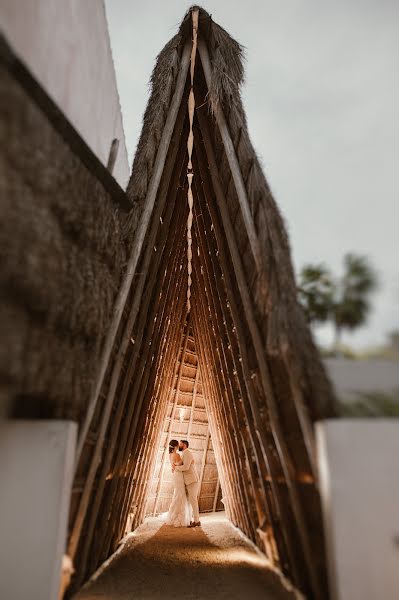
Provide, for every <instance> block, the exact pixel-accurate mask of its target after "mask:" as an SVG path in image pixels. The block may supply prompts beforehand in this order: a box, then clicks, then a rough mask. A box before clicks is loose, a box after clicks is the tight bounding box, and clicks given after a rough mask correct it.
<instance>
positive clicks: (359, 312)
mask: <svg viewBox="0 0 399 600" xmlns="http://www.w3.org/2000/svg"><path fill="white" fill-rule="evenodd" d="M376 288H377V276H376V274H375V272H374V269H373V268H372V267H371V266H370V264H369V263H368V260H367V258H365V257H363V256H356V255H355V254H346V255H345V257H344V274H343V276H342V277H341V278H340V279H336V278H334V277H333V276H332V275H331V273H330V271H329V269H328V268H327V267H326V266H325V265H323V264H318V265H305V266H304V268H303V269H302V271H301V273H300V282H299V286H298V299H299V302H300V304H301V305H302V307H303V309H304V311H305V314H306V317H307V319H308V322H309V323H324V322H326V321H331V322H332V323H333V324H334V327H335V332H336V338H335V350H337V348H338V346H339V338H340V333H341V331H342V330H343V329H349V330H353V329H356V328H357V327H360V326H361V325H363V324H364V323H365V322H366V320H367V317H368V314H369V312H370V308H371V304H370V295H371V293H372V292H373V291H374V290H375V289H376Z"/></svg>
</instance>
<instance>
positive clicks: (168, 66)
mask: <svg viewBox="0 0 399 600" xmlns="http://www.w3.org/2000/svg"><path fill="white" fill-rule="evenodd" d="M193 11H194V15H195V11H196V9H191V10H190V11H189V13H188V14H187V15H186V17H185V18H184V20H183V22H182V25H181V27H180V29H179V32H178V34H177V35H176V36H175V37H174V38H173V39H172V40H171V41H170V42H169V43H168V44H167V45H166V46H165V48H164V49H163V50H162V52H161V53H160V55H159V56H158V59H157V62H156V65H155V68H154V72H153V75H152V79H151V86H152V90H151V97H150V100H149V103H148V106H147V109H146V112H145V115H144V124H143V130H142V134H141V138H140V141H139V144H138V148H137V153H136V157H135V160H134V165H133V172H132V176H131V179H130V183H129V186H128V190H127V195H128V198H129V200H130V202H131V206H132V208H131V212H130V217H129V219H128V222H127V223H126V225H125V227H126V232H127V240H128V244H129V247H130V250H129V252H130V257H129V259H128V264H127V268H126V272H125V275H124V278H123V281H122V285H121V287H120V289H119V293H118V297H117V299H116V303H115V308H114V314H113V317H112V322H111V324H110V326H109V328H108V329H107V336H106V339H105V341H104V344H103V351H102V357H101V359H100V360H99V362H98V363H97V375H96V381H95V385H94V387H93V392H92V395H91V400H90V403H89V404H88V408H87V412H86V415H85V417H84V418H83V419H82V422H81V426H80V443H79V457H80V460H79V464H78V467H77V474H76V480H75V486H74V490H73V495H72V502H71V513H70V538H69V552H70V554H71V555H72V556H73V559H74V563H75V567H76V569H77V578H76V582H81V581H83V580H84V579H85V578H87V576H88V575H89V574H90V573H92V572H93V570H94V569H95V568H96V567H97V566H98V565H99V564H100V563H101V562H102V561H103V560H104V559H105V558H107V557H108V556H109V554H110V553H111V552H112V551H113V550H114V549H115V548H116V546H117V544H118V542H119V541H120V539H121V537H122V536H123V534H124V532H125V531H126V523H129V527H130V528H135V527H137V526H138V525H139V524H140V522H141V521H142V520H143V518H144V516H145V510H146V503H147V498H148V495H149V492H150V485H151V481H152V477H153V472H154V468H155V463H156V458H157V453H158V448H159V445H160V442H161V435H162V428H163V426H164V423H165V417H166V413H167V409H168V406H169V401H170V394H171V390H172V391H173V389H174V381H175V375H176V373H177V372H178V365H179V364H180V365H183V364H184V360H183V356H184V352H185V348H186V344H187V340H188V328H189V327H192V330H193V335H194V339H195V344H196V348H197V353H198V360H199V365H200V370H201V376H202V386H203V395H204V398H205V403H206V408H207V413H208V416H209V425H210V431H211V435H212V440H213V444H214V450H215V455H216V462H217V467H218V472H219V475H220V482H221V488H222V490H223V501H224V504H225V507H226V511H227V514H228V516H229V518H230V519H231V520H232V521H233V523H234V524H236V525H237V526H238V527H239V528H240V529H241V530H242V531H243V532H244V533H245V534H246V535H247V536H248V537H250V538H251V539H252V540H253V541H254V542H255V543H256V544H257V545H258V546H259V548H260V549H261V550H262V551H264V552H265V553H266V554H267V555H268V557H269V558H270V560H271V561H272V562H273V564H274V565H276V566H277V567H279V568H280V569H281V570H282V571H283V572H284V573H285V574H286V575H287V576H288V577H289V578H290V579H291V580H292V581H293V582H294V584H295V585H296V586H297V587H298V588H300V589H301V590H303V591H304V592H305V593H306V594H308V595H309V597H313V598H320V599H321V598H326V597H327V596H328V592H327V583H326V562H325V555H324V543H323V531H322V520H321V507H320V499H319V493H318V483H317V473H316V459H315V444H314V434H313V423H314V422H315V421H316V420H317V419H322V418H324V417H331V416H333V415H334V399H333V395H332V391H331V388H330V384H329V382H328V380H327V378H326V375H325V372H324V369H323V366H322V363H321V360H320V357H319V355H318V352H317V349H316V348H315V345H314V343H313V341H312V338H311V335H310V332H309V329H308V327H307V324H306V321H305V318H304V315H303V313H302V310H301V308H300V306H299V305H298V303H297V298H296V286H295V278H294V272H293V268H292V263H291V258H290V248H289V243H288V238H287V233H286V229H285V226H284V222H283V219H282V217H281V214H280V212H279V210H278V207H277V205H276V203H275V201H274V199H273V197H272V195H271V192H270V189H269V187H268V185H267V182H266V179H265V177H264V174H263V172H262V170H261V167H260V165H259V161H258V159H257V157H256V154H255V151H254V149H253V147H252V145H251V142H250V139H249V135H248V131H247V126H246V118H245V113H244V109H243V106H242V102H241V96H240V87H241V84H242V81H243V62H242V48H241V46H240V45H239V44H238V43H237V42H236V41H234V40H233V39H232V38H231V37H230V36H229V35H228V34H227V33H226V32H225V31H224V30H223V29H222V28H221V27H220V26H218V25H216V24H215V23H214V22H213V21H212V19H211V17H210V16H209V15H208V14H207V13H206V12H205V11H203V10H202V9H200V10H199V19H198V49H197V53H196V61H195V68H194V72H193V80H192V81H193V84H192V86H191V73H190V63H191V66H193V56H192V48H193ZM194 25H195V18H194ZM194 37H195V36H194ZM190 59H191V61H190ZM191 87H192V91H193V94H194V98H195V111H194V119H193V124H192V127H193V134H194V145H193V152H192V173H193V180H192V192H193V224H192V263H191V264H192V275H191V278H192V285H191V311H190V313H189V315H187V309H186V295H187V283H188V275H187V268H188V266H187V219H188V214H189V209H188V203H187V194H188V183H187V181H188V179H187V169H188V154H187V140H188V137H189V132H190V120H189V110H188V99H189V95H190V91H191ZM190 173H191V170H190Z"/></svg>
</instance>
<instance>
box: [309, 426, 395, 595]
mask: <svg viewBox="0 0 399 600" xmlns="http://www.w3.org/2000/svg"><path fill="white" fill-rule="evenodd" d="M316 439H317V450H318V465H319V476H320V491H321V498H322V506H323V517H324V524H325V531H326V545H327V554H328V561H329V575H330V586H331V596H332V599H333V600H397V599H398V598H399V462H398V457H399V419H390V420H388V419H365V420H362V419H348V420H344V419H337V420H327V421H323V422H319V423H317V425H316Z"/></svg>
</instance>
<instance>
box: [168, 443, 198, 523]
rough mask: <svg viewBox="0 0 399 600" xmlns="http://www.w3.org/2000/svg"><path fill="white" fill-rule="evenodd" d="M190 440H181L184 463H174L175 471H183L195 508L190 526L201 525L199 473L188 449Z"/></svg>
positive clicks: (190, 498)
mask: <svg viewBox="0 0 399 600" xmlns="http://www.w3.org/2000/svg"><path fill="white" fill-rule="evenodd" d="M188 445H189V444H188V441H187V440H181V441H180V442H179V450H180V452H182V461H183V464H182V465H173V467H172V470H173V471H175V470H176V471H182V472H183V477H184V485H185V486H186V490H187V495H188V501H189V502H190V504H191V508H192V509H193V519H194V521H191V522H190V525H188V527H200V525H201V523H200V520H199V508H198V475H197V471H196V468H195V464H194V456H193V455H192V453H191V452H190V450H189V449H188Z"/></svg>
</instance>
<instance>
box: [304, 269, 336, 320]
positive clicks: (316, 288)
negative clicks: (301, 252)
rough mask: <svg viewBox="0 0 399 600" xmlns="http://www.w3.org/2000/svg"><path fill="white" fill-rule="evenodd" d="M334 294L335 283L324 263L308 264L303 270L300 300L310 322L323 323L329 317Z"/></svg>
mask: <svg viewBox="0 0 399 600" xmlns="http://www.w3.org/2000/svg"><path fill="white" fill-rule="evenodd" d="M333 294H334V283H333V281H332V278H331V275H330V272H329V270H328V269H327V267H325V266H324V265H322V264H320V265H306V266H305V267H304V268H303V269H302V271H301V283H300V286H299V288H298V298H299V302H300V303H301V305H302V306H303V308H304V310H305V314H306V317H307V319H308V321H309V322H310V323H314V322H319V323H323V322H325V321H327V319H328V318H329V314H330V311H331V307H332V302H333Z"/></svg>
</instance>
